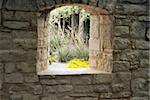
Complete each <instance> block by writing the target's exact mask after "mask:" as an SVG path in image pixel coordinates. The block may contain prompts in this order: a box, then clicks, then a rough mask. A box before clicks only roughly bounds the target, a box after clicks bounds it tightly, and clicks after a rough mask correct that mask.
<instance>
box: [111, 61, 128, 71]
mask: <svg viewBox="0 0 150 100" xmlns="http://www.w3.org/2000/svg"><path fill="white" fill-rule="evenodd" d="M129 69H130V63H129V62H127V61H115V62H113V72H121V71H129Z"/></svg>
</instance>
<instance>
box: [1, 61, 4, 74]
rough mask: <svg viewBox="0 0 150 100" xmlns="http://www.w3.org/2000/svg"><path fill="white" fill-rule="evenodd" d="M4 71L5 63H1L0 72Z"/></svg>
mask: <svg viewBox="0 0 150 100" xmlns="http://www.w3.org/2000/svg"><path fill="white" fill-rule="evenodd" d="M2 72H4V64H3V63H0V73H2Z"/></svg>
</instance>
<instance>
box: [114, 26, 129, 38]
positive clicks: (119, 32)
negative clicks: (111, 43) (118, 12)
mask: <svg viewBox="0 0 150 100" xmlns="http://www.w3.org/2000/svg"><path fill="white" fill-rule="evenodd" d="M114 30H115V36H119V37H128V36H129V27H128V26H116V27H115V29H114Z"/></svg>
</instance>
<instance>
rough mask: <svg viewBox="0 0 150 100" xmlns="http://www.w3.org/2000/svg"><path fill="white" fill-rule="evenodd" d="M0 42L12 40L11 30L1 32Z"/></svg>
mask: <svg viewBox="0 0 150 100" xmlns="http://www.w3.org/2000/svg"><path fill="white" fill-rule="evenodd" d="M0 40H7V41H10V40H12V34H11V32H10V30H6V32H5V30H0Z"/></svg>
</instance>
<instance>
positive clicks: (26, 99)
mask: <svg viewBox="0 0 150 100" xmlns="http://www.w3.org/2000/svg"><path fill="white" fill-rule="evenodd" d="M22 96H23V99H22V100H40V98H39V96H37V95H33V94H28V93H25V94H23V95H22Z"/></svg>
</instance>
